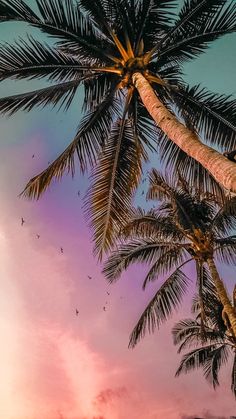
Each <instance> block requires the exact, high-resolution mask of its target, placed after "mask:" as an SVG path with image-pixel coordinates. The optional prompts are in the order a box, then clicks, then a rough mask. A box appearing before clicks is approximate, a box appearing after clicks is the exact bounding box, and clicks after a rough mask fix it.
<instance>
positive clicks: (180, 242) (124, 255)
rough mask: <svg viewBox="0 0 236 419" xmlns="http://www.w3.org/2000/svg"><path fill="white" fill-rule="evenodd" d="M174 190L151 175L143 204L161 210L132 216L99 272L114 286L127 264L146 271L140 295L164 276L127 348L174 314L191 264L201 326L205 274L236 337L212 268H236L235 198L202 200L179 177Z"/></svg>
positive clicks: (234, 316)
mask: <svg viewBox="0 0 236 419" xmlns="http://www.w3.org/2000/svg"><path fill="white" fill-rule="evenodd" d="M175 184H176V182H175V181H174V179H172V180H171V179H169V180H168V178H165V177H163V176H162V175H161V174H160V173H159V172H158V171H156V170H155V169H153V170H152V172H151V175H150V187H149V191H148V195H147V198H148V199H152V200H153V199H154V200H159V201H160V202H161V204H160V206H159V208H158V209H157V210H151V211H148V212H146V213H145V212H144V211H143V210H142V209H138V210H136V211H135V210H134V214H133V216H132V218H131V220H130V221H129V222H128V223H127V225H126V227H125V228H124V230H123V231H121V233H120V236H121V243H120V244H118V248H117V249H116V250H114V251H113V252H112V253H111V255H110V257H109V258H108V260H107V262H106V263H105V266H104V274H105V275H106V277H107V279H108V281H109V282H110V283H113V282H115V281H116V280H117V279H119V278H120V276H121V273H122V272H123V271H125V270H126V269H127V268H128V267H129V266H130V265H131V264H132V263H135V262H142V263H146V264H148V265H150V269H149V271H148V273H147V275H146V277H145V279H144V282H143V289H145V288H146V286H147V285H148V284H149V283H150V282H151V281H155V280H158V279H159V278H160V276H162V277H163V276H164V281H163V283H162V285H161V286H159V287H158V290H157V292H156V294H155V295H154V297H153V298H152V300H151V301H150V303H149V304H148V306H147V307H146V309H145V310H144V312H143V314H142V315H141V317H140V319H139V321H138V323H137V325H136V326H135V328H134V330H133V332H132V334H131V338H130V346H132V347H133V346H135V345H136V343H137V342H138V340H139V339H140V338H141V337H143V336H144V335H145V333H146V331H147V330H148V331H149V332H151V331H152V332H153V331H154V329H155V327H159V325H160V323H161V322H162V321H164V320H166V319H167V317H168V316H169V315H170V314H171V313H172V311H173V309H174V308H177V306H178V305H179V303H180V301H181V300H182V297H183V294H184V292H185V291H186V289H187V286H188V282H189V278H188V277H187V275H186V273H185V272H184V271H183V269H182V268H183V267H184V266H186V265H187V264H188V263H189V262H192V261H193V262H195V266H196V272H197V289H198V293H199V295H200V301H201V318H202V323H204V318H205V307H204V301H203V298H202V292H203V291H202V290H203V286H204V284H205V283H206V282H207V277H208V275H207V269H209V274H210V276H211V277H212V280H213V283H214V286H215V288H216V291H217V295H218V297H219V300H220V302H221V304H222V306H223V307H224V315H225V316H226V317H227V318H228V319H229V320H228V321H229V322H230V326H231V327H232V330H233V332H234V334H235V336H236V311H235V308H234V307H233V306H232V304H231V302H230V299H229V297H228V295H227V292H226V289H225V287H224V284H223V282H222V280H221V278H220V276H219V273H218V271H217V268H216V265H215V260H218V261H220V262H223V263H227V264H232V265H234V266H235V265H236V236H235V235H233V234H232V231H233V230H234V228H235V226H236V198H232V199H226V200H225V201H224V202H223V203H222V202H217V201H215V198H213V197H212V196H211V195H209V194H208V195H207V196H205V197H203V196H201V194H199V191H197V190H195V191H194V190H193V189H192V188H191V192H190V190H189V187H188V185H187V183H186V182H185V181H184V180H183V179H182V178H181V177H180V180H179V184H178V186H175ZM165 275H167V278H165ZM208 282H209V280H208Z"/></svg>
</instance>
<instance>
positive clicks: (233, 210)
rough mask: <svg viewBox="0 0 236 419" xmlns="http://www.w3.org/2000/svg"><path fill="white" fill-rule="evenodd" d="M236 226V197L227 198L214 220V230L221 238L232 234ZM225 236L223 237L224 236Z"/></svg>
mask: <svg viewBox="0 0 236 419" xmlns="http://www.w3.org/2000/svg"><path fill="white" fill-rule="evenodd" d="M235 227H236V197H233V198H227V199H225V202H224V203H223V205H221V206H220V208H219V209H218V211H217V213H216V215H215V217H214V218H213V220H212V227H211V228H212V231H213V232H214V233H215V235H216V236H217V237H219V238H224V237H225V236H228V235H230V234H232V232H233V231H234V230H235ZM222 236H223V237H222Z"/></svg>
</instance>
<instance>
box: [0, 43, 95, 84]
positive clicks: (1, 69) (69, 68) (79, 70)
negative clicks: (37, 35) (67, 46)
mask: <svg viewBox="0 0 236 419" xmlns="http://www.w3.org/2000/svg"><path fill="white" fill-rule="evenodd" d="M87 71H88V66H87V67H86V66H83V65H82V64H81V63H79V62H78V61H77V60H75V59H74V58H73V57H71V56H67V55H65V54H63V53H61V52H60V51H57V50H56V49H53V48H51V47H49V46H48V45H47V44H42V43H40V42H39V41H36V40H35V39H33V38H29V39H28V42H26V41H25V40H23V39H20V40H19V41H18V42H16V43H15V45H11V44H8V43H5V44H4V45H1V48H0V80H1V81H2V80H4V79H8V78H13V79H24V78H30V79H35V78H37V79H40V78H43V77H47V78H48V80H56V81H67V80H71V79H72V80H73V79H74V78H77V77H78V76H81V75H83V74H84V72H87Z"/></svg>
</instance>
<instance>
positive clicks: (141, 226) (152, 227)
mask: <svg viewBox="0 0 236 419" xmlns="http://www.w3.org/2000/svg"><path fill="white" fill-rule="evenodd" d="M121 236H122V237H126V238H127V237H146V238H147V237H153V238H154V237H156V238H157V239H159V240H164V239H166V240H168V241H170V240H173V241H174V240H175V241H181V240H183V234H182V232H180V231H179V230H178V228H177V227H176V226H175V224H174V223H173V219H172V218H171V217H168V216H163V215H161V214H159V213H157V212H156V211H154V210H150V211H148V212H145V211H144V210H143V209H142V208H137V209H134V210H133V213H132V217H131V219H130V220H129V221H128V222H127V224H126V225H125V226H124V228H123V229H122V231H121Z"/></svg>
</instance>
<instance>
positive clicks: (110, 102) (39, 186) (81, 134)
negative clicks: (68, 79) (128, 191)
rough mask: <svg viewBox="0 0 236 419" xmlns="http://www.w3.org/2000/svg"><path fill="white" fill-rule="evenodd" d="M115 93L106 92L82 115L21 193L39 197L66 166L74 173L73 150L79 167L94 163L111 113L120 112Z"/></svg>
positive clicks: (112, 115) (111, 118) (108, 127)
mask: <svg viewBox="0 0 236 419" xmlns="http://www.w3.org/2000/svg"><path fill="white" fill-rule="evenodd" d="M114 95H115V91H111V92H109V93H108V95H107V96H106V98H105V99H104V101H103V102H101V103H100V104H99V105H98V106H97V108H96V109H95V110H94V111H93V112H90V113H88V114H87V115H85V117H84V118H83V119H82V121H81V123H80V128H79V130H78V132H77V134H76V136H75V138H74V140H73V141H72V143H71V144H70V145H69V146H68V147H67V148H66V150H65V151H64V152H63V153H62V154H61V155H60V156H59V157H58V158H57V159H56V160H55V161H54V162H53V163H51V164H50V166H49V167H48V168H47V169H46V170H44V171H43V172H42V173H40V174H39V175H37V176H35V177H34V178H33V179H31V180H30V181H29V182H28V184H27V185H26V187H25V189H24V191H23V192H22V195H24V196H27V197H29V198H36V199H38V198H39V197H40V196H41V195H42V193H43V192H44V191H45V190H46V189H47V188H48V186H49V185H50V183H51V181H52V179H53V178H56V179H60V178H61V177H62V175H63V173H64V172H65V170H66V169H67V170H68V172H71V174H72V176H73V175H74V173H75V162H74V158H75V153H76V154H77V156H78V159H79V162H80V168H81V170H82V171H85V170H86V169H87V166H88V165H93V164H94V163H95V161H96V158H97V155H98V153H99V152H100V151H101V149H102V147H103V145H104V142H105V138H106V137H107V135H108V133H109V131H110V126H111V124H112V121H113V118H114V115H117V113H118V112H119V109H118V106H117V102H116V100H115V98H114Z"/></svg>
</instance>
